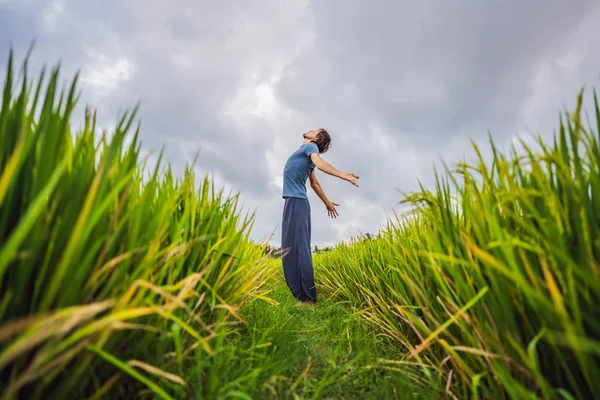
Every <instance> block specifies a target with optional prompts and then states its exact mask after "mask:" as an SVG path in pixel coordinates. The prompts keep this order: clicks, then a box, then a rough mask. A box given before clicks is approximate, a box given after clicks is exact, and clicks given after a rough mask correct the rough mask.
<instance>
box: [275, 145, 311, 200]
mask: <svg viewBox="0 0 600 400" xmlns="http://www.w3.org/2000/svg"><path fill="white" fill-rule="evenodd" d="M318 152H319V147H318V146H317V145H316V144H315V143H314V142H310V143H307V144H303V145H302V146H300V148H299V149H298V150H296V151H295V152H294V154H292V155H291V156H290V158H288V160H287V162H286V163H285V168H284V169H283V198H286V197H299V198H301V199H306V198H307V197H306V180H307V179H308V175H309V174H310V173H311V172H312V170H313V169H314V168H315V164H313V162H312V160H311V159H310V155H311V154H312V153H318Z"/></svg>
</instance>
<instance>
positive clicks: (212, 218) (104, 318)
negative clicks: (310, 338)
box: [0, 52, 270, 399]
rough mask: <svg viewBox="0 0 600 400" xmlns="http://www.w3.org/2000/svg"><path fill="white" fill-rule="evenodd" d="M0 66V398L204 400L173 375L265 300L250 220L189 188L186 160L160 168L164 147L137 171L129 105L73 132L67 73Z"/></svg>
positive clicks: (234, 206) (226, 201)
mask: <svg viewBox="0 0 600 400" xmlns="http://www.w3.org/2000/svg"><path fill="white" fill-rule="evenodd" d="M6 71H7V72H6V79H5V83H4V90H3V95H2V103H1V106H0V396H1V398H17V397H18V398H28V399H46V398H84V397H85V398H88V397H90V398H101V397H102V396H105V395H106V396H108V397H111V398H115V397H121V398H122V397H137V396H139V395H140V393H143V390H146V389H149V390H150V392H151V393H153V395H154V396H157V397H159V398H173V397H177V398H181V397H189V396H196V397H198V398H202V397H204V396H205V395H206V393H203V392H202V390H200V391H199V392H198V391H197V392H196V393H193V394H192V393H191V392H190V390H191V386H190V385H189V384H188V383H186V382H185V381H184V380H183V379H182V378H181V376H180V375H181V373H182V371H183V370H184V368H186V366H187V364H188V363H189V362H190V361H189V360H193V356H196V357H197V356H198V355H199V354H204V353H205V354H207V355H211V354H213V353H214V352H215V351H216V350H218V346H219V345H222V343H221V342H220V341H218V340H217V338H219V337H222V336H223V335H226V333H227V332H228V329H229V327H230V325H232V324H235V323H238V322H239V321H240V320H241V317H240V315H239V313H238V311H237V310H238V308H239V307H240V306H242V305H243V304H244V302H245V301H246V300H247V299H251V298H252V297H263V296H264V293H263V283H264V282H266V281H267V279H264V278H265V277H266V276H267V275H268V274H269V273H270V272H269V270H268V269H267V268H266V258H265V257H263V253H264V251H263V250H264V245H258V244H255V243H253V242H252V241H251V240H250V238H249V231H250V229H251V227H252V223H253V216H252V215H248V214H246V215H245V216H244V215H242V214H241V213H240V210H239V207H238V203H237V199H238V198H237V195H234V196H231V195H230V196H225V195H224V194H223V190H222V189H221V190H220V191H217V190H215V188H214V186H213V184H212V181H211V180H210V179H209V177H208V176H206V177H205V178H204V180H203V181H202V182H201V183H200V185H199V187H196V183H195V182H196V179H195V176H194V174H193V172H192V168H191V167H186V171H185V174H184V175H183V176H182V177H180V178H177V177H174V176H173V174H172V172H171V169H170V167H169V168H168V169H167V170H166V172H161V168H160V165H161V159H162V154H161V156H160V157H159V161H158V163H157V165H156V167H155V168H154V169H153V170H148V168H147V167H146V163H145V161H144V160H142V159H141V157H140V142H139V126H138V127H137V128H135V131H134V125H133V124H134V120H135V114H136V110H134V111H133V112H132V113H125V114H124V115H123V116H122V117H121V118H120V120H119V123H118V124H117V126H116V128H115V129H114V132H112V134H111V135H108V133H107V132H104V133H103V134H102V135H101V136H100V137H98V136H97V129H96V114H95V112H94V113H92V112H91V111H90V110H89V109H87V108H86V110H85V120H84V122H83V126H82V127H80V129H78V130H77V131H76V132H73V131H72V127H71V124H70V118H71V116H72V113H73V110H74V109H75V105H76V102H77V94H76V93H77V89H76V88H77V86H76V84H77V76H76V77H75V78H74V79H73V81H72V84H71V85H70V86H69V87H68V88H67V90H66V91H65V90H64V89H62V90H61V89H60V88H59V68H58V67H55V68H53V69H52V70H51V71H50V74H49V79H48V80H46V79H45V76H46V70H45V69H44V71H43V72H42V74H41V76H40V77H39V79H38V80H37V81H35V82H34V81H31V80H30V79H29V77H28V76H27V68H26V63H25V65H24V67H23V69H22V74H23V75H22V82H21V83H17V80H16V78H15V71H14V69H13V60H12V52H11V54H10V57H9V60H8V67H7V70H6ZM215 346H217V347H215ZM210 368H211V365H210V364H207V366H206V369H207V370H209V369H210ZM207 370H205V371H202V373H203V374H206V373H208V372H207ZM197 378H198V379H200V382H202V379H203V378H202V377H197ZM224 379H226V378H224ZM195 383H196V384H195V385H194V387H195V388H198V387H200V388H202V387H203V386H202V385H198V384H197V382H195Z"/></svg>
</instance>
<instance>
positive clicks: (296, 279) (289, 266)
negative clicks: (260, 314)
mask: <svg viewBox="0 0 600 400" xmlns="http://www.w3.org/2000/svg"><path fill="white" fill-rule="evenodd" d="M297 202H298V199H296V198H293V197H288V198H287V199H286V200H285V205H284V206H283V218H282V221H281V250H282V252H283V255H282V257H281V262H282V264H283V275H284V277H285V282H286V283H287V285H288V287H289V288H290V291H291V292H292V294H293V295H294V297H295V298H297V299H298V300H301V299H302V282H301V280H300V269H299V264H298V261H299V260H298V244H297V240H296V235H297V233H296V232H297V230H298V229H297V226H298V213H297Z"/></svg>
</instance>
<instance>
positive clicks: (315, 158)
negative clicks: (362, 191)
mask: <svg viewBox="0 0 600 400" xmlns="http://www.w3.org/2000/svg"><path fill="white" fill-rule="evenodd" d="M310 159H311V160H312V162H313V164H315V166H316V167H317V168H319V170H321V171H323V172H325V173H326V174H329V175H331V176H335V177H336V178H340V179H343V180H345V181H348V182H350V183H351V184H353V185H354V186H357V187H358V184H357V183H356V179H358V176H357V175H355V174H353V173H352V172H340V171H338V170H337V169H335V168H333V166H332V165H331V164H329V163H328V162H327V161H325V160H323V159H322V158H321V156H320V155H319V153H312V154H311V155H310Z"/></svg>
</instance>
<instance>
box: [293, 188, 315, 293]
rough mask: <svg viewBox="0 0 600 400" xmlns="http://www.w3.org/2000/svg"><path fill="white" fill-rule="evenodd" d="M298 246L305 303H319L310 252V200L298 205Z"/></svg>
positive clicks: (303, 200) (304, 200)
mask: <svg viewBox="0 0 600 400" xmlns="http://www.w3.org/2000/svg"><path fill="white" fill-rule="evenodd" d="M297 216H298V217H299V218H298V223H297V228H296V229H297V230H296V232H297V234H296V240H297V246H298V264H299V268H300V279H301V289H302V300H303V301H307V300H308V301H314V302H316V301H317V289H316V287H315V276H314V271H313V264H312V254H311V252H310V240H311V220H310V203H309V201H308V199H302V202H301V204H298V212H297Z"/></svg>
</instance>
